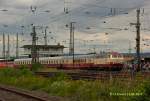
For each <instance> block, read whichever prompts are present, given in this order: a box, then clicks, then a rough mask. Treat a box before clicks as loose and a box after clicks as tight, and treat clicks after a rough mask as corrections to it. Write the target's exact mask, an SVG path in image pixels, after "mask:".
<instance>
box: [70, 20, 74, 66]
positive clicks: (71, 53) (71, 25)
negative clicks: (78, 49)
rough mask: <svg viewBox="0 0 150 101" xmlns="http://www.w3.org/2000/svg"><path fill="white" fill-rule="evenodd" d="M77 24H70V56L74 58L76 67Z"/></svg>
mask: <svg viewBox="0 0 150 101" xmlns="http://www.w3.org/2000/svg"><path fill="white" fill-rule="evenodd" d="M74 24H75V22H71V23H70V46H69V55H71V56H73V66H74V30H75V27H74Z"/></svg>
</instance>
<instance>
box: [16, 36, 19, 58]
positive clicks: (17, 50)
mask: <svg viewBox="0 0 150 101" xmlns="http://www.w3.org/2000/svg"><path fill="white" fill-rule="evenodd" d="M16 58H17V59H18V58H19V43H18V33H17V34H16Z"/></svg>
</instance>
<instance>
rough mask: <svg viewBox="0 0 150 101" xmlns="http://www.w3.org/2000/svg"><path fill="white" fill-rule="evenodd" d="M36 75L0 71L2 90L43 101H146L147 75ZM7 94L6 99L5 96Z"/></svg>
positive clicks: (52, 71) (47, 71)
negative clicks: (15, 91)
mask: <svg viewBox="0 0 150 101" xmlns="http://www.w3.org/2000/svg"><path fill="white" fill-rule="evenodd" d="M36 73H37V74H36ZM36 73H33V72H31V71H30V70H28V69H26V68H21V69H12V68H5V69H1V70H0V84H1V85H5V87H6V88H7V87H8V88H9V87H12V88H17V89H18V88H19V89H23V90H25V92H26V90H27V92H29V93H27V94H30V93H31V94H33V95H35V96H39V97H41V98H42V96H47V97H49V98H50V100H45V101H150V98H149V95H150V78H149V77H150V72H142V73H136V76H134V77H133V78H131V75H130V72H123V71H120V72H104V71H103V72H102V71H101V72H98V71H97V72H95V71H92V72H91V71H90V72H89V71H80V70H69V71H68V70H56V69H50V68H46V69H43V70H40V71H38V72H36ZM35 74H36V75H35ZM110 74H111V75H110ZM30 91H31V92H30ZM0 92H1V94H0V98H1V97H4V98H1V99H0V101H10V100H9V98H10V97H11V95H12V97H13V98H16V99H19V100H14V101H30V100H31V99H30V100H29V99H28V100H27V99H26V98H23V96H20V95H19V96H18V95H17V97H16V94H10V92H6V91H2V90H1V89H0ZM23 92H24V91H23ZM3 94H4V95H6V96H4V95H3ZM8 95H10V96H9V97H7V96H8ZM5 97H6V98H7V99H5ZM11 99H12V98H11ZM20 99H22V100H20ZM11 101H12V100H11ZM31 101H34V100H31ZM35 101H42V100H35ZM43 101H44V100H43Z"/></svg>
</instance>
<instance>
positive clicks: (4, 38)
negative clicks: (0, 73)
mask: <svg viewBox="0 0 150 101" xmlns="http://www.w3.org/2000/svg"><path fill="white" fill-rule="evenodd" d="M5 57H6V55H5V34H4V33H3V58H4V59H5Z"/></svg>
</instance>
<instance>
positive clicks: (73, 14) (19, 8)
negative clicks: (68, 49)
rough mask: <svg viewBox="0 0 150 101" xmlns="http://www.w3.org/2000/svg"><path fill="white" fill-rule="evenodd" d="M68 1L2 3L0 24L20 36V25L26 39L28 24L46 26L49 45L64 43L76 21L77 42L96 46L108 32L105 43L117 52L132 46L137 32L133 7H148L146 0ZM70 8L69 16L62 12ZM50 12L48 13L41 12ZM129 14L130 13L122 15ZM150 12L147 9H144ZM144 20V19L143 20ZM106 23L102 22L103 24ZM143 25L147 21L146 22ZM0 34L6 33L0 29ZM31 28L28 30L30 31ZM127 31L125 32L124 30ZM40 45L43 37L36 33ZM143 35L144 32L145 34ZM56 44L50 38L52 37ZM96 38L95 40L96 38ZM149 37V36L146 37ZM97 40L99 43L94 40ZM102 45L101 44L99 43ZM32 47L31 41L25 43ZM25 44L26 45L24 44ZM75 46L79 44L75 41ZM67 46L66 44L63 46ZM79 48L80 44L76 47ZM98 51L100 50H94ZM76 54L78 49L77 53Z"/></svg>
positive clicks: (6, 0)
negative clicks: (132, 24)
mask: <svg viewBox="0 0 150 101" xmlns="http://www.w3.org/2000/svg"><path fill="white" fill-rule="evenodd" d="M66 1H71V2H69V3H66V4H64V0H1V1H0V6H1V7H0V8H1V9H8V10H9V11H8V12H0V19H1V20H0V24H1V25H3V24H8V25H9V27H8V29H7V32H14V33H16V32H19V33H21V28H20V26H21V25H24V26H25V27H26V29H25V30H24V32H25V33H26V34H25V38H26V39H29V38H30V37H29V36H30V33H31V27H30V28H29V25H30V24H31V23H34V24H35V25H45V26H46V25H48V26H49V32H52V33H51V34H50V33H49V34H48V39H49V44H57V43H58V42H61V41H63V40H68V39H69V28H67V27H66V25H67V24H68V25H69V23H70V22H71V21H75V22H76V24H75V37H76V38H77V39H83V38H84V40H95V41H94V42H93V43H92V44H95V45H99V44H101V43H102V41H101V40H104V39H106V38H105V37H106V36H105V34H104V33H109V35H108V37H107V41H108V42H113V43H111V44H112V45H113V46H114V48H112V49H115V48H116V47H119V48H120V50H119V49H117V51H122V50H123V49H125V51H127V49H128V46H129V45H128V42H127V40H132V41H133V43H132V46H133V47H134V46H135V37H136V33H135V32H133V31H135V27H134V26H130V23H131V22H133V23H134V22H136V19H135V18H136V11H135V8H139V7H148V6H149V5H150V4H149V3H150V2H149V1H147V0H66ZM31 5H33V6H37V11H36V13H35V14H32V13H31V10H30V6H31ZM67 6H68V9H69V11H70V12H69V14H65V13H64V7H67ZM111 8H116V9H115V10H116V15H115V16H112V15H110V12H111ZM45 10H50V13H45V12H43V11H45ZM124 12H125V13H127V12H128V13H129V14H124ZM146 12H147V13H149V11H148V10H146ZM142 21H143V20H142ZM104 22H105V23H104ZM145 23H146V21H145ZM0 28H1V32H3V31H6V29H5V30H4V29H3V27H2V26H0ZM29 29H30V30H29ZM124 29H126V30H124ZM37 31H38V32H39V33H40V35H41V36H39V37H41V40H40V42H41V44H42V43H43V38H42V37H43V36H42V35H43V34H42V33H41V30H37ZM144 34H145V33H144ZM54 36H55V38H56V39H57V43H56V42H55V41H54V40H52V39H51V37H54ZM95 36H96V37H95ZM145 37H148V36H145ZM97 40H99V41H97ZM100 42H101V43H100ZM28 43H29V44H31V42H30V41H28ZM24 44H27V43H25V42H24ZM76 44H79V43H78V42H77V43H76ZM65 45H67V46H69V45H68V43H67V44H65ZM77 47H78V48H80V47H81V46H80V45H77ZM97 50H99V49H97ZM78 51H79V50H78Z"/></svg>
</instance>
